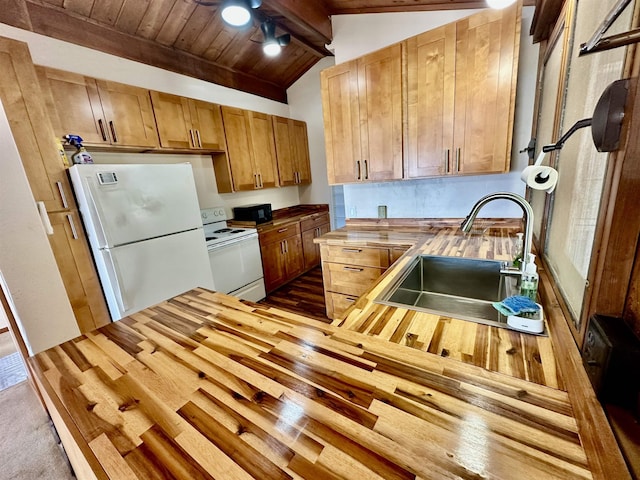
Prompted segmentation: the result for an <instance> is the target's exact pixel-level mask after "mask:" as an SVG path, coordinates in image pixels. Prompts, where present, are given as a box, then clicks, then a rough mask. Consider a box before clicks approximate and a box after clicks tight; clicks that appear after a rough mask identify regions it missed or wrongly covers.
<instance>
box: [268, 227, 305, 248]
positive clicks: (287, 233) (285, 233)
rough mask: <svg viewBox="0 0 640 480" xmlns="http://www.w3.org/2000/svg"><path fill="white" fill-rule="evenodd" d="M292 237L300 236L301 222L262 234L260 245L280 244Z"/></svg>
mask: <svg viewBox="0 0 640 480" xmlns="http://www.w3.org/2000/svg"><path fill="white" fill-rule="evenodd" d="M292 235H300V222H296V223H289V224H287V225H282V226H281V227H278V228H274V229H272V230H267V231H266V232H260V244H261V245H267V244H269V243H274V242H279V241H281V240H284V239H285V238H287V237H291V236H292Z"/></svg>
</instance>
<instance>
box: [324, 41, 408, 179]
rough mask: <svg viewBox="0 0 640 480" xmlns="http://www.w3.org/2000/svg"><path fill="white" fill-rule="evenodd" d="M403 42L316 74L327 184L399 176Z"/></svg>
mask: <svg viewBox="0 0 640 480" xmlns="http://www.w3.org/2000/svg"><path fill="white" fill-rule="evenodd" d="M402 50H403V46H402V44H395V45H391V46H390V47H387V48H384V49H382V50H379V51H377V52H374V53H371V54H369V55H365V56H364V57H361V58H358V59H357V60H353V61H351V62H347V63H344V64H340V65H336V66H335V67H332V68H329V69H326V70H323V71H322V73H321V88H322V107H323V116H324V127H325V143H326V153H327V172H328V176H329V183H332V184H335V183H350V182H361V181H382V180H393V179H400V178H402V154H403V152H402V134H403V133H402V132H403V130H402V123H403V102H402Z"/></svg>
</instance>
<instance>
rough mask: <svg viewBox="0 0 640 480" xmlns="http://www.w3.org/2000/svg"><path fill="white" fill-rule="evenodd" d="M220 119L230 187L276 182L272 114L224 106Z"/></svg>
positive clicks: (246, 187) (266, 185)
mask: <svg viewBox="0 0 640 480" xmlns="http://www.w3.org/2000/svg"><path fill="white" fill-rule="evenodd" d="M222 119H223V124H224V132H225V136H226V139H227V155H228V160H229V167H230V170H231V181H232V184H233V190H234V191H240V190H257V189H261V188H270V187H275V186H277V185H278V180H277V179H278V171H277V165H276V148H275V141H274V137H273V123H272V121H271V117H270V116H269V115H266V114H264V113H258V112H252V111H250V110H243V109H240V108H233V107H226V106H223V107H222ZM216 173H217V171H216Z"/></svg>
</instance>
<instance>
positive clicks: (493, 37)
mask: <svg viewBox="0 0 640 480" xmlns="http://www.w3.org/2000/svg"><path fill="white" fill-rule="evenodd" d="M520 16H521V11H520V7H519V4H517V5H514V6H513V7H511V8H508V9H504V10H491V9H487V10H484V11H482V12H480V13H478V14H475V15H472V16H470V17H468V18H465V19H462V20H460V21H458V22H456V23H452V24H448V25H444V26H442V27H440V28H437V29H435V30H431V31H428V32H425V33H423V34H420V35H418V36H416V37H412V38H410V39H408V40H407V41H406V46H407V151H406V159H407V165H406V172H405V173H406V178H419V177H426V176H434V175H447V174H453V175H458V174H479V173H502V172H506V171H508V169H509V164H510V155H511V136H512V130H513V114H514V105H515V86H516V77H517V64H518V51H519V39H520V35H519V34H520Z"/></svg>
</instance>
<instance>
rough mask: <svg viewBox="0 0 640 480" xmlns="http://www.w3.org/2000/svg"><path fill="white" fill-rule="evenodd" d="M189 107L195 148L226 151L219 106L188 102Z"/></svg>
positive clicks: (195, 101)
mask: <svg viewBox="0 0 640 480" xmlns="http://www.w3.org/2000/svg"><path fill="white" fill-rule="evenodd" d="M189 105H190V108H191V121H192V123H193V128H194V131H195V137H196V138H195V141H196V146H197V148H201V149H204V150H217V151H221V152H222V151H224V150H226V145H225V140H224V129H223V128H222V113H220V105H217V104H215V103H208V102H202V101H200V100H190V101H189Z"/></svg>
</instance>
